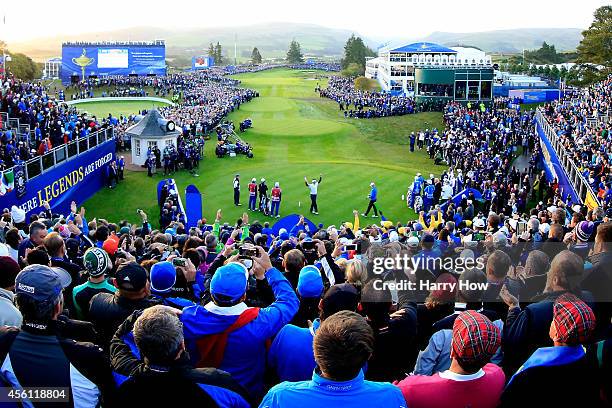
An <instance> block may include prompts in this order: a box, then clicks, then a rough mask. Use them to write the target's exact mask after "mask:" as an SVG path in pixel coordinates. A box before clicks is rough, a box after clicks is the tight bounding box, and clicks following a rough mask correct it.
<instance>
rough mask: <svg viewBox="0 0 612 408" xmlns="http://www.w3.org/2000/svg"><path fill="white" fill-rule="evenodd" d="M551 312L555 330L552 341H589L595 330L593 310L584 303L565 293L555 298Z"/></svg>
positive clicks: (574, 343)
mask: <svg viewBox="0 0 612 408" xmlns="http://www.w3.org/2000/svg"><path fill="white" fill-rule="evenodd" d="M553 312H554V316H553V325H554V327H555V331H556V335H555V338H554V339H553V340H554V341H556V342H558V343H565V344H569V345H576V344H583V343H586V342H588V341H589V339H590V338H591V335H592V334H593V331H594V330H595V324H596V320H595V315H594V314H593V310H591V308H590V307H589V306H588V305H587V304H586V303H584V302H583V301H582V300H580V299H578V298H577V297H576V296H574V295H572V294H569V293H566V294H564V295H561V296H560V297H558V298H557V300H556V301H555V304H554V306H553Z"/></svg>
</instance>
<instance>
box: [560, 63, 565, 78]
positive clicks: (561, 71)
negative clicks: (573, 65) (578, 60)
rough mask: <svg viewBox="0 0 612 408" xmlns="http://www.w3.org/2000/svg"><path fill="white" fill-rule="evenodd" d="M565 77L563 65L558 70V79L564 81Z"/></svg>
mask: <svg viewBox="0 0 612 408" xmlns="http://www.w3.org/2000/svg"><path fill="white" fill-rule="evenodd" d="M566 77H567V68H565V65H564V66H562V67H561V69H560V70H559V78H561V79H565V78H566Z"/></svg>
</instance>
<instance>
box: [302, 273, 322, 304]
mask: <svg viewBox="0 0 612 408" xmlns="http://www.w3.org/2000/svg"><path fill="white" fill-rule="evenodd" d="M297 291H298V293H299V294H300V296H301V297H303V298H318V297H319V296H321V293H323V278H321V272H319V269H318V268H317V267H316V266H313V265H307V266H305V267H303V268H302V270H301V271H300V276H299V278H298V284H297Z"/></svg>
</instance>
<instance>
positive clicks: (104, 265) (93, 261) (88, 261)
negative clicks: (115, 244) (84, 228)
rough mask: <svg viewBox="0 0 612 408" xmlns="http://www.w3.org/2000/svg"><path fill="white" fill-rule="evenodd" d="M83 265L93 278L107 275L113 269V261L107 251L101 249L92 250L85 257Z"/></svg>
mask: <svg viewBox="0 0 612 408" xmlns="http://www.w3.org/2000/svg"><path fill="white" fill-rule="evenodd" d="M83 264H84V265H85V268H86V269H87V272H88V273H89V276H91V277H94V278H95V277H97V276H101V275H103V274H105V273H106V272H107V271H108V270H109V269H110V268H111V260H110V258H109V257H108V254H107V253H106V251H105V250H103V249H101V248H97V247H94V248H90V249H88V250H87V251H86V252H85V256H83Z"/></svg>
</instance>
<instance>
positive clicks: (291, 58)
mask: <svg viewBox="0 0 612 408" xmlns="http://www.w3.org/2000/svg"><path fill="white" fill-rule="evenodd" d="M287 62H288V63H290V64H301V63H302V62H304V55H302V49H301V47H300V43H299V42H297V41H295V40H292V41H291V44H289V51H287Z"/></svg>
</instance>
